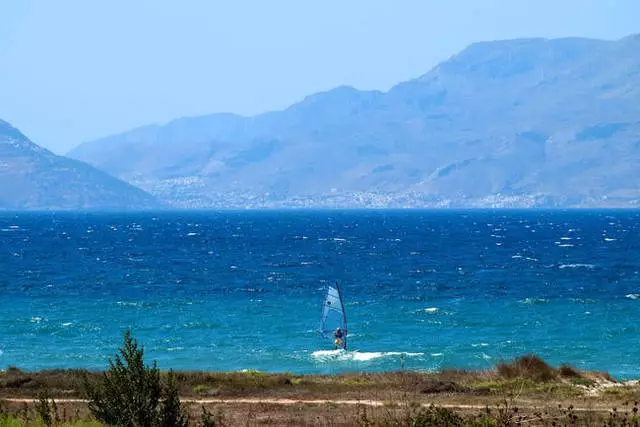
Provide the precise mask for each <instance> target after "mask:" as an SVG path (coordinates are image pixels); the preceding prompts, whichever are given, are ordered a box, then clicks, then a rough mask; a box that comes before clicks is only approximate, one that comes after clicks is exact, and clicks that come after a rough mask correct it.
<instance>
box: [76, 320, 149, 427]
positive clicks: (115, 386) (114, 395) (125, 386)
mask: <svg viewBox="0 0 640 427" xmlns="http://www.w3.org/2000/svg"><path fill="white" fill-rule="evenodd" d="M143 356H144V347H140V348H138V342H137V341H136V340H134V339H133V338H131V332H130V331H129V330H127V332H125V334H124V345H123V347H122V348H121V349H120V354H116V355H115V360H111V359H109V370H108V371H107V372H105V373H104V375H103V377H102V381H101V383H98V384H91V383H90V382H89V381H88V380H85V389H86V393H87V397H88V398H89V410H90V411H91V413H92V414H93V416H94V417H95V418H96V419H97V420H98V421H101V422H103V423H105V424H108V425H118V426H123V427H152V426H154V425H156V423H157V421H158V403H159V401H160V394H161V386H160V373H159V371H158V368H157V366H156V363H155V362H153V366H151V367H148V366H145V365H144V359H143Z"/></svg>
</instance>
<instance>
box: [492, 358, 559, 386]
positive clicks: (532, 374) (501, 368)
mask: <svg viewBox="0 0 640 427" xmlns="http://www.w3.org/2000/svg"><path fill="white" fill-rule="evenodd" d="M496 369H497V371H498V374H499V375H500V376H501V377H503V378H506V379H512V378H526V379H531V380H534V381H550V380H553V379H555V378H556V376H557V373H556V371H555V369H553V368H552V367H551V366H549V365H548V364H547V363H546V362H545V361H544V360H542V359H541V358H539V357H538V356H535V355H526V356H522V357H518V358H517V359H516V360H514V361H513V362H510V363H507V362H502V363H498V365H497V366H496Z"/></svg>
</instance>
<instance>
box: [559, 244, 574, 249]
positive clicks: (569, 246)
mask: <svg viewBox="0 0 640 427" xmlns="http://www.w3.org/2000/svg"><path fill="white" fill-rule="evenodd" d="M558 247H559V248H572V247H573V245H571V244H568V243H565V244H562V245H558Z"/></svg>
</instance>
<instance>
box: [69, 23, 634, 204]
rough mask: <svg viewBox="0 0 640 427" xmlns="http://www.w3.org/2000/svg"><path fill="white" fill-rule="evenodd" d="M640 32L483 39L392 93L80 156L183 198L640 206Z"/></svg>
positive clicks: (231, 120) (320, 100) (130, 138)
mask: <svg viewBox="0 0 640 427" xmlns="http://www.w3.org/2000/svg"><path fill="white" fill-rule="evenodd" d="M639 51H640V36H630V37H627V38H624V39H621V40H616V41H603V40H592V39H581V38H564V39H552V40H548V39H518V40H505V41H495V42H483V43H476V44H473V45H471V46H469V47H467V48H466V49H464V50H463V51H462V52H460V53H458V54H457V55H455V56H453V57H451V58H450V59H449V60H447V61H445V62H443V63H441V64H439V65H438V66H436V67H435V68H433V69H432V70H431V71H429V72H428V73H426V74H424V75H423V76H420V77H418V78H416V79H414V80H411V81H407V82H403V83H400V84H398V85H396V86H395V87H393V88H392V89H390V90H389V91H388V92H379V91H360V90H356V89H354V88H352V87H346V86H344V87H338V88H336V89H333V90H330V91H327V92H323V93H317V94H314V95H311V96H309V97H307V98H305V99H304V100H302V101H301V102H299V103H297V104H294V105H292V106H291V107H289V108H287V109H285V110H283V111H277V112H270V113H266V114H262V115H258V116H255V117H240V116H235V115H231V114H213V115H208V116H201V117H188V118H181V119H177V120H174V121H172V122H170V123H168V124H166V125H164V126H156V125H154V126H145V127H141V128H138V129H135V130H132V131H130V132H125V133H122V134H119V135H114V136H110V137H107V138H104V139H101V140H97V141H92V142H88V143H85V144H82V145H80V146H79V147H77V148H76V149H74V150H73V151H72V152H71V153H69V155H70V156H72V157H74V158H77V159H79V160H82V161H86V162H88V163H91V164H92V165H94V166H96V167H98V168H100V169H103V170H105V171H108V172H109V173H112V174H114V175H116V176H118V177H120V178H121V179H124V180H126V181H128V182H130V183H132V184H134V185H136V186H139V187H141V188H143V189H145V190H147V191H149V192H151V193H153V194H155V195H157V196H158V197H159V198H161V199H162V200H165V201H167V202H168V203H170V204H172V205H174V206H184V207H214V206H225V207H241V206H341V207H383V206H397V207H403V206H460V207H462V206H468V207H473V206H478V207H481V206H482V207H486V206H522V207H524V206H567V207H583V206H603V205H607V206H630V205H635V204H636V203H637V202H638V200H640V181H639V180H638V173H637V172H636V171H638V170H640V169H639V168H638V166H640V116H638V113H637V112H638V105H640V55H638V54H637V52H639Z"/></svg>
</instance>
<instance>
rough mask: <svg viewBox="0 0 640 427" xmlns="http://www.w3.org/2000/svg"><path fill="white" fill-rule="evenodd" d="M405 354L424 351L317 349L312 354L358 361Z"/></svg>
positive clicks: (326, 357)
mask: <svg viewBox="0 0 640 427" xmlns="http://www.w3.org/2000/svg"><path fill="white" fill-rule="evenodd" d="M402 355H404V356H405V357H417V356H422V355H424V353H410V352H402V351H371V352H360V351H358V350H354V351H346V350H343V349H339V350H317V351H314V352H313V353H311V356H312V357H313V358H315V359H316V360H318V361H356V362H368V361H371V360H375V359H380V358H383V357H398V356H402Z"/></svg>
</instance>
